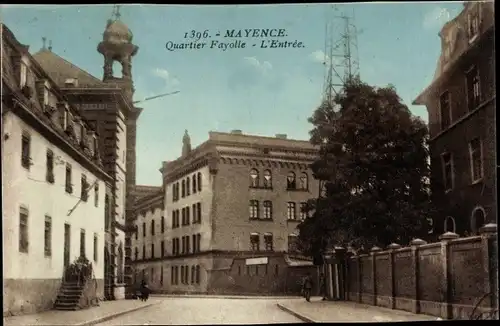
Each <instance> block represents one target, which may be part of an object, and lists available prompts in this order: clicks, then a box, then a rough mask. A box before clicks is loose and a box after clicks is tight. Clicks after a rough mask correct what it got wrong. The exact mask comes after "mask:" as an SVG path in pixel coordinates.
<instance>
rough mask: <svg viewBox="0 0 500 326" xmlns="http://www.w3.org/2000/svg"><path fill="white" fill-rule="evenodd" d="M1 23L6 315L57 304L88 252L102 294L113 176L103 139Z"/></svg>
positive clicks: (25, 48)
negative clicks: (103, 156) (67, 272)
mask: <svg viewBox="0 0 500 326" xmlns="http://www.w3.org/2000/svg"><path fill="white" fill-rule="evenodd" d="M1 27H2V69H3V71H2V90H3V94H2V140H1V141H2V146H1V147H2V179H3V184H2V190H3V194H2V195H3V200H2V203H3V207H2V208H3V210H2V211H3V216H2V221H3V232H2V234H3V239H2V240H3V255H4V256H3V258H4V263H3V277H4V292H3V294H4V300H3V301H4V305H3V309H4V315H6V314H19V313H29V312H34V311H39V310H45V309H50V308H52V305H53V303H54V301H55V299H56V297H57V293H58V291H59V289H60V287H61V282H62V276H63V272H64V267H65V266H67V265H69V264H71V263H72V262H73V261H74V260H75V259H77V258H78V257H79V256H82V255H84V256H86V257H87V258H88V259H89V260H90V261H91V262H92V264H93V270H94V277H95V279H96V280H97V282H98V296H100V297H102V296H103V295H104V257H103V256H104V239H105V203H104V198H105V193H106V192H108V190H109V189H107V188H108V187H109V186H108V184H109V182H111V177H110V176H109V175H107V174H106V173H105V172H104V171H103V167H102V163H101V161H100V159H99V155H98V144H99V138H98V136H97V135H96V133H95V132H94V131H93V130H92V128H91V127H90V126H89V124H88V123H87V122H86V121H85V120H84V119H82V118H81V117H80V116H79V114H78V112H77V110H76V109H75V108H73V107H71V106H70V105H68V104H67V102H66V101H65V98H64V97H63V96H62V95H61V93H60V90H59V89H58V87H57V86H56V84H55V83H54V81H53V80H52V79H50V77H49V76H48V75H47V74H46V73H45V71H43V70H42V69H41V67H40V66H39V65H38V63H37V62H36V61H35V60H34V59H33V58H32V56H31V55H30V54H29V52H28V50H27V47H25V46H24V45H22V44H20V43H19V42H18V41H17V40H16V39H15V36H14V35H13V34H12V32H11V31H10V30H9V29H8V28H6V27H5V26H4V25H2V26H1Z"/></svg>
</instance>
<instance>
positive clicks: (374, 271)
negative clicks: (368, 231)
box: [370, 246, 382, 306]
mask: <svg viewBox="0 0 500 326" xmlns="http://www.w3.org/2000/svg"><path fill="white" fill-rule="evenodd" d="M380 251H382V249H381V248H379V247H376V246H375V247H373V248H372V249H371V250H370V257H371V264H372V286H373V305H374V306H376V305H377V263H376V259H375V255H376V253H377V252H380Z"/></svg>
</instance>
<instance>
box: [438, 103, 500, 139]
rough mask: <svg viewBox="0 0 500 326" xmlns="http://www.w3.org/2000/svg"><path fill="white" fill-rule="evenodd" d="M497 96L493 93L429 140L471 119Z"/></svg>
mask: <svg viewBox="0 0 500 326" xmlns="http://www.w3.org/2000/svg"><path fill="white" fill-rule="evenodd" d="M495 98H496V96H495V95H493V96H492V97H491V98H489V99H487V100H485V101H483V102H482V103H481V104H479V105H478V107H477V108H475V109H474V110H472V111H469V112H468V113H466V114H465V115H464V116H462V117H461V118H459V119H458V120H456V121H455V122H452V123H451V124H450V125H449V126H448V128H446V129H443V128H441V131H439V132H438V133H437V134H436V135H435V136H433V137H431V138H430V139H429V142H433V141H435V140H436V139H437V138H439V137H441V136H442V135H444V134H445V133H447V132H448V131H450V130H451V129H453V128H454V127H456V126H457V125H459V124H461V123H462V122H464V121H465V120H467V119H469V118H470V117H471V116H472V115H474V114H475V113H476V112H478V111H479V110H481V109H482V108H484V107H485V106H486V105H488V104H489V103H490V102H492V101H493V100H495Z"/></svg>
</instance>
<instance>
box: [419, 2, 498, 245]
mask: <svg viewBox="0 0 500 326" xmlns="http://www.w3.org/2000/svg"><path fill="white" fill-rule="evenodd" d="M494 35H495V22H494V4H493V2H481V1H474V2H469V1H468V2H465V3H464V8H463V10H462V12H461V13H459V14H458V16H457V17H456V18H454V19H453V20H451V21H449V22H448V23H446V24H445V25H444V26H443V28H442V30H441V32H440V37H441V44H442V50H441V55H440V57H439V60H438V64H437V68H436V72H435V75H434V80H433V81H432V83H431V84H430V85H429V86H428V87H427V88H426V89H425V90H424V91H423V92H422V93H421V94H420V95H419V96H418V97H417V99H416V100H415V101H414V104H420V105H425V106H426V107H427V111H428V113H429V131H430V140H429V150H430V159H431V172H432V175H431V189H432V200H433V201H434V202H435V203H436V205H437V206H438V207H439V208H440V209H441V218H440V219H438V220H436V221H434V223H433V224H434V234H435V235H439V234H442V233H444V232H448V231H450V232H455V233H458V234H460V235H466V234H469V235H470V234H478V231H479V228H480V227H481V226H483V225H484V224H486V223H491V222H494V221H496V216H497V208H496V206H497V200H496V197H497V195H496V180H497V178H496V163H495V158H496V87H495V84H496V82H495V46H494Z"/></svg>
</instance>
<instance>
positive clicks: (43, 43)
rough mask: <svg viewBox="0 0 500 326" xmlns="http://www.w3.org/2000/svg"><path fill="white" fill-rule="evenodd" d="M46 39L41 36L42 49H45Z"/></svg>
mask: <svg viewBox="0 0 500 326" xmlns="http://www.w3.org/2000/svg"><path fill="white" fill-rule="evenodd" d="M46 41H47V38H46V37H42V50H45V42H46Z"/></svg>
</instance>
